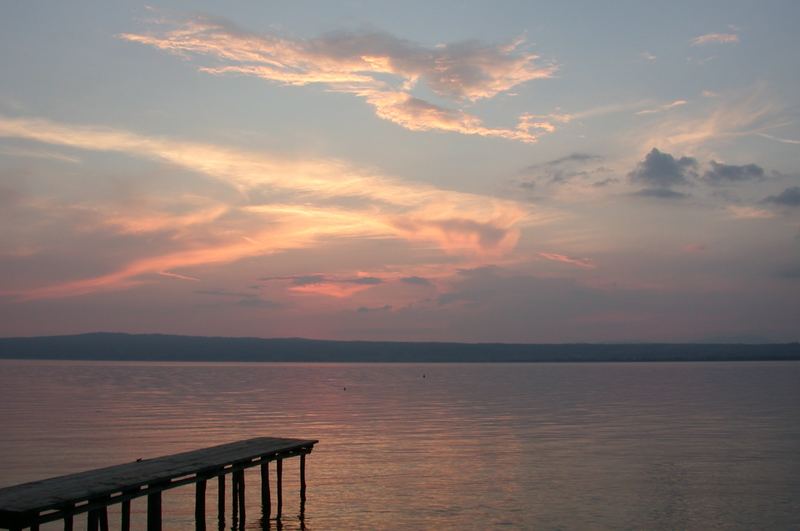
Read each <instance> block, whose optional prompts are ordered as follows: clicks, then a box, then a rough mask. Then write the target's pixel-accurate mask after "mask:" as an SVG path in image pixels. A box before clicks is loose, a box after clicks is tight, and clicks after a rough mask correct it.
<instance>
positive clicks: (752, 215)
mask: <svg viewBox="0 0 800 531" xmlns="http://www.w3.org/2000/svg"><path fill="white" fill-rule="evenodd" d="M726 210H727V211H728V213H729V214H730V215H731V217H732V218H734V219H770V218H774V217H775V214H773V213H772V212H770V211H769V210H764V209H761V208H755V207H751V206H739V205H730V206H728V207H727V208H726Z"/></svg>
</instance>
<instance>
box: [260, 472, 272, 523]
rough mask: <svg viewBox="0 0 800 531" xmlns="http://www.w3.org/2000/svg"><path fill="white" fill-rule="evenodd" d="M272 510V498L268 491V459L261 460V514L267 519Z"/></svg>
mask: <svg viewBox="0 0 800 531" xmlns="http://www.w3.org/2000/svg"><path fill="white" fill-rule="evenodd" d="M271 512H272V500H271V499H270V493H269V461H262V462H261V514H262V515H263V517H264V520H269V515H270V513H271Z"/></svg>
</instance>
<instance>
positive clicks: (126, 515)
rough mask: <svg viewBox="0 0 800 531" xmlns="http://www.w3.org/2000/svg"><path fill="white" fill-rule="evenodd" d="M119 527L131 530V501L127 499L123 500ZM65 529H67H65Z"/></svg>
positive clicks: (125, 530) (124, 530)
mask: <svg viewBox="0 0 800 531" xmlns="http://www.w3.org/2000/svg"><path fill="white" fill-rule="evenodd" d="M119 529H120V531H131V501H130V500H125V501H123V502H122V509H121V511H120V516H119ZM64 531H67V530H66V529H64Z"/></svg>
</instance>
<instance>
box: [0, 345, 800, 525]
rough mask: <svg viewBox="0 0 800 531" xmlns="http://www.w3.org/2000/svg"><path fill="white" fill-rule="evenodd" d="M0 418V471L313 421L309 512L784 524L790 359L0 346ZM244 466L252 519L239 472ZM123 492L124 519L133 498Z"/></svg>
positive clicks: (66, 465) (798, 438) (793, 464)
mask: <svg viewBox="0 0 800 531" xmlns="http://www.w3.org/2000/svg"><path fill="white" fill-rule="evenodd" d="M423 375H425V377H424V378H423ZM345 387H346V388H347V389H346V390H345V389H344V388H345ZM0 426H2V431H1V432H0V486H7V485H11V484H15V483H18V482H23V481H29V480H35V479H40V478H42V477H47V476H53V475H59V474H65V473H69V472H75V471H80V470H84V469H88V468H95V467H99V466H103V465H111V464H117V463H121V462H126V461H131V460H134V459H136V458H138V457H145V458H146V457H155V456H158V455H163V454H169V453H173V452H178V451H182V450H189V449H194V448H200V447H205V446H210V445H213V444H218V443H224V442H229V441H232V440H238V439H244V438H248V437H254V436H265V435H266V436H277V437H293V438H313V439H319V440H320V444H319V445H318V446H317V448H316V449H315V450H314V453H313V454H311V456H309V460H308V472H307V477H308V484H309V491H308V503H307V506H306V522H305V525H306V529H309V530H317V531H319V530H329V529H334V530H335V529H345V530H349V529H459V530H461V529H494V528H502V529H715V528H718V529H800V363H791V362H789V363H697V364H688V363H661V364H518V365H511V364H496V365H495V364H478V365H461V364H442V365H368V364H341V365H315V364H302V365H297V364H167V363H113V362H21V361H0ZM297 465H298V460H297V459H291V460H288V461H286V466H285V470H284V474H285V476H286V480H285V486H284V488H285V491H284V492H285V500H284V503H285V506H284V515H285V516H284V520H283V529H287V530H292V529H299V527H300V524H299V522H298V520H297V519H296V518H295V517H294V515H295V514H296V513H297V511H298V505H299V503H298V496H297V492H298V490H297ZM273 468H274V467H273ZM247 483H248V489H247V496H248V500H247V507H248V513H247V517H248V528H251V529H259V528H260V524H259V521H258V520H259V516H260V514H259V512H260V511H259V505H258V504H259V502H258V496H259V489H258V481H257V472H253V473H248V475H247ZM273 483H274V482H273ZM193 496H194V490H193V489H192V488H191V487H189V488H179V489H176V490H173V491H169V492H168V493H166V494H165V498H164V508H165V517H167V518H168V519H169V520H168V522H167V524H168V525H166V528H167V529H193V520H192V518H193ZM208 496H209V498H208V499H209V502H208V503H209V506H210V507H214V503H213V500H215V496H216V491H215V488H214V485H212V484H209V492H208ZM228 507H230V505H228ZM133 509H134V519H135V522H134V524H135V528H138V529H142V528H143V511H144V509H145V503H144V501H143V500H141V499H139V500H136V501H134V504H133ZM113 516H114V514H113V513H112V517H113ZM213 521H214V520H213V515H212V514H209V525H211V523H212V522H213ZM112 524H116V522H115V521H114V522H112ZM82 525H83V524H81V523H78V527H76V528H78V529H79V528H80V527H81V526H82ZM271 525H272V526H273V528H274V527H275V524H274V523H272V524H271ZM53 528H58V527H57V526H56V527H53Z"/></svg>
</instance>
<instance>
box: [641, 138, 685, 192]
mask: <svg viewBox="0 0 800 531" xmlns="http://www.w3.org/2000/svg"><path fill="white" fill-rule="evenodd" d="M695 168H697V160H696V159H694V158H691V157H681V158H679V159H676V158H675V157H673V156H672V155H670V154H669V153H663V152H661V151H659V150H658V149H656V148H653V149H652V150H651V151H650V152H649V153H648V154H647V155H646V156H645V158H644V160H643V161H641V162H640V163H639V164H638V165H637V166H636V168H635V169H634V170H633V171H631V172H630V173H628V177H629V178H630V179H631V180H632V181H635V182H640V183H643V184H646V185H649V186H651V187H654V188H659V189H667V188H670V187H672V186H676V185H681V184H688V182H689V180H688V178H689V177H692V176H694V175H696V172H695ZM645 195H650V196H651V197H658V196H659V195H658V194H655V195H653V194H652V191H651V194H645ZM661 197H668V195H662V196H661ZM672 197H674V196H672Z"/></svg>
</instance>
